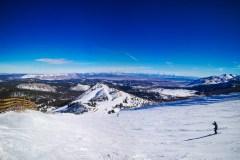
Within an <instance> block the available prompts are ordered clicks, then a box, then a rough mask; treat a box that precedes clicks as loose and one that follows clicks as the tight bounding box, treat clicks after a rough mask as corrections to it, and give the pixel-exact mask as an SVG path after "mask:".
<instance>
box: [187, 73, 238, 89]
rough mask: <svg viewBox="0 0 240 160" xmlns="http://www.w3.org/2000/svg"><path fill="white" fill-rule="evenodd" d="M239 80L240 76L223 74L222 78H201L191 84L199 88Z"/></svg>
mask: <svg viewBox="0 0 240 160" xmlns="http://www.w3.org/2000/svg"><path fill="white" fill-rule="evenodd" d="M236 79H239V76H238V75H236V74H223V75H221V76H211V77H206V78H200V79H198V80H195V81H193V82H191V83H190V84H189V85H190V86H197V85H208V84H220V83H226V82H229V81H231V80H236Z"/></svg>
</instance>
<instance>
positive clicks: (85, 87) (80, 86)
mask: <svg viewBox="0 0 240 160" xmlns="http://www.w3.org/2000/svg"><path fill="white" fill-rule="evenodd" d="M89 88H90V86H89V85H83V84H77V85H76V86H74V87H71V88H70V90H72V91H86V90H88V89H89Z"/></svg>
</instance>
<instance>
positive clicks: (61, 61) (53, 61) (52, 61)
mask: <svg viewBox="0 0 240 160" xmlns="http://www.w3.org/2000/svg"><path fill="white" fill-rule="evenodd" d="M36 61H38V62H45V63H48V64H55V65H59V64H66V63H69V61H67V60H65V59H64V58H41V59H36Z"/></svg>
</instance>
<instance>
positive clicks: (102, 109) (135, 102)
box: [65, 83, 153, 113]
mask: <svg viewBox="0 0 240 160" xmlns="http://www.w3.org/2000/svg"><path fill="white" fill-rule="evenodd" d="M76 103H78V104H79V106H80V107H85V108H87V109H88V110H89V111H91V110H95V111H96V110H97V112H99V113H107V112H108V111H113V110H114V111H115V112H116V111H118V110H120V109H123V108H134V107H140V106H143V105H149V104H153V102H151V101H148V100H146V99H142V98H139V97H136V96H134V95H131V94H128V93H126V92H123V91H120V90H117V89H115V88H110V87H108V86H107V85H105V84H102V83H97V84H96V85H94V86H93V87H91V88H90V89H88V90H87V91H85V92H84V93H82V94H81V95H80V96H78V97H77V98H76V99H75V100H74V101H73V102H72V104H76ZM93 104H94V105H93ZM65 109H66V108H65Z"/></svg>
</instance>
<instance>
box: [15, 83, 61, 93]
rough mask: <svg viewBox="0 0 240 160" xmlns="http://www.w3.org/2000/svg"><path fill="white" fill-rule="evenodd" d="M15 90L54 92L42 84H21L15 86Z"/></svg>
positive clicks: (50, 87) (51, 88)
mask: <svg viewBox="0 0 240 160" xmlns="http://www.w3.org/2000/svg"><path fill="white" fill-rule="evenodd" d="M17 88H20V89H28V90H36V91H45V92H56V88H55V87H53V86H50V85H47V84H44V83H22V84H19V85H17Z"/></svg>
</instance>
